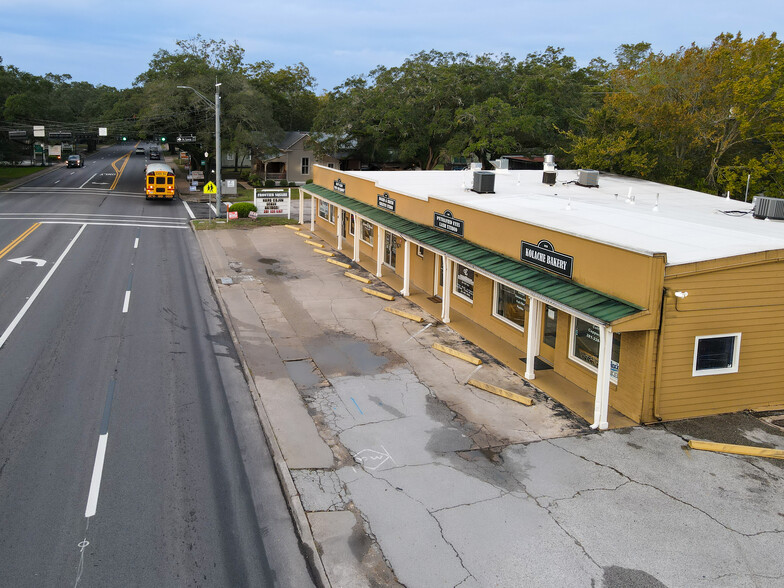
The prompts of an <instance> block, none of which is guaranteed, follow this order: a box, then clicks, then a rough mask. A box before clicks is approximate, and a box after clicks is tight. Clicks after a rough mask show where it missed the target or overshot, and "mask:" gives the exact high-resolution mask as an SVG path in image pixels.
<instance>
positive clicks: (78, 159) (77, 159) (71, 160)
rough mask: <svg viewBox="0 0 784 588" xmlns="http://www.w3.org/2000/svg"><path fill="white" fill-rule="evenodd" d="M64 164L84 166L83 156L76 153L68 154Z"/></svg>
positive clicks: (67, 165)
mask: <svg viewBox="0 0 784 588" xmlns="http://www.w3.org/2000/svg"><path fill="white" fill-rule="evenodd" d="M65 165H66V167H84V157H82V156H81V155H80V154H78V153H77V154H75V155H69V156H68V160H67V161H66V164H65Z"/></svg>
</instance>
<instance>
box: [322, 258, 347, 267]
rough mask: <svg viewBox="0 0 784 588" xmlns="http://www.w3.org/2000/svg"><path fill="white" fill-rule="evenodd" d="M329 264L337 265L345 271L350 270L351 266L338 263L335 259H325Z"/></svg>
mask: <svg viewBox="0 0 784 588" xmlns="http://www.w3.org/2000/svg"><path fill="white" fill-rule="evenodd" d="M327 261H328V262H329V263H334V264H335V265H339V266H340V267H344V268H346V269H348V268H350V267H351V266H350V265H349V264H347V263H343V262H342V261H338V260H337V259H331V258H327Z"/></svg>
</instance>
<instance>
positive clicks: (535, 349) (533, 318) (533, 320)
mask: <svg viewBox="0 0 784 588" xmlns="http://www.w3.org/2000/svg"><path fill="white" fill-rule="evenodd" d="M528 300H529V303H528V329H527V330H528V333H527V334H528V344H527V345H526V352H525V379H526V380H534V379H536V370H535V364H536V356H537V355H539V341H540V340H541V332H542V308H543V304H542V301H541V300H538V299H537V298H532V297H530V296H529V297H528Z"/></svg>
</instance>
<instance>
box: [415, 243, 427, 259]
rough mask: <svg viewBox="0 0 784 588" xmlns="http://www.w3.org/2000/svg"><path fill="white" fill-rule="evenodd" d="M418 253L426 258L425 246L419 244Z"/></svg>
mask: <svg viewBox="0 0 784 588" xmlns="http://www.w3.org/2000/svg"><path fill="white" fill-rule="evenodd" d="M416 254H417V256H418V257H421V258H423V259H424V257H425V248H424V247H422V246H421V245H417V248H416Z"/></svg>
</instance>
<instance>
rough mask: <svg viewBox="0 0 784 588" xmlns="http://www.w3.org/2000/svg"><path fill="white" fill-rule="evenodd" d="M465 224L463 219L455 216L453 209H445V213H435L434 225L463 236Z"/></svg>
mask: <svg viewBox="0 0 784 588" xmlns="http://www.w3.org/2000/svg"><path fill="white" fill-rule="evenodd" d="M463 225H464V223H463V221H462V220H460V219H457V218H455V217H454V215H453V214H452V211H451V210H445V211H444V214H441V213H440V212H435V213H433V226H434V227H435V228H437V229H441V230H442V231H447V232H448V233H452V234H453V235H458V236H459V237H462V236H463Z"/></svg>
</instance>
